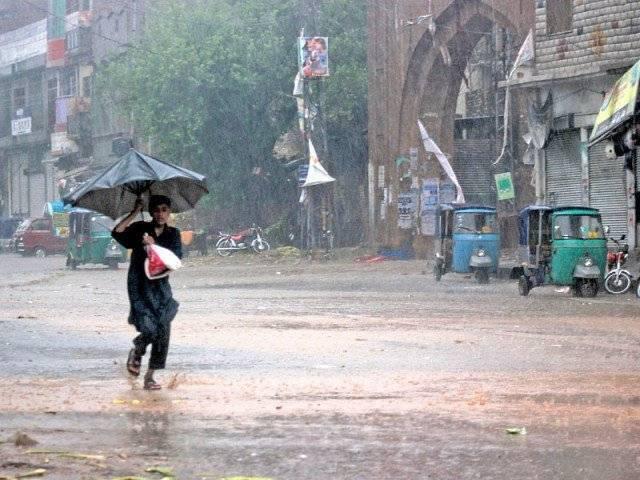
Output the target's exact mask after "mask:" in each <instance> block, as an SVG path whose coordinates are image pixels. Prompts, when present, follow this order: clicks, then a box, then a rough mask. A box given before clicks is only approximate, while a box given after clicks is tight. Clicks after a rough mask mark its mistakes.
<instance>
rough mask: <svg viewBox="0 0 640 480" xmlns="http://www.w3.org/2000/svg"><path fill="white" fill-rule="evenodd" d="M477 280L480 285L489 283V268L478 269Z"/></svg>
mask: <svg viewBox="0 0 640 480" xmlns="http://www.w3.org/2000/svg"><path fill="white" fill-rule="evenodd" d="M475 276H476V280H477V281H478V283H481V284H487V283H489V269H488V268H478V269H476V272H475Z"/></svg>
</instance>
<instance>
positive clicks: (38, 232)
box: [13, 218, 67, 257]
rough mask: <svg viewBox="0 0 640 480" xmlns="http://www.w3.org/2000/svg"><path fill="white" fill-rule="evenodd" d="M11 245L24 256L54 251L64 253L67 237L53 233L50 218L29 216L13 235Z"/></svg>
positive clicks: (42, 254) (46, 253)
mask: <svg viewBox="0 0 640 480" xmlns="http://www.w3.org/2000/svg"><path fill="white" fill-rule="evenodd" d="M13 238H14V240H13V246H14V249H15V251H16V252H17V253H21V254H22V255H24V256H27V255H35V256H36V257H45V256H47V255H52V254H55V253H65V251H66V248H67V237H62V236H59V235H56V234H55V233H54V228H53V223H52V220H51V218H29V219H27V220H25V221H24V222H23V223H22V224H20V226H19V227H18V229H17V230H16V232H15V233H14V235H13Z"/></svg>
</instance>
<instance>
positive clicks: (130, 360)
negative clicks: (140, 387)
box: [127, 348, 142, 377]
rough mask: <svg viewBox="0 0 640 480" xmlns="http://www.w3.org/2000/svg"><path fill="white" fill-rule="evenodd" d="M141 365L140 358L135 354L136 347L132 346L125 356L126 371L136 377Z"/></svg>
mask: <svg viewBox="0 0 640 480" xmlns="http://www.w3.org/2000/svg"><path fill="white" fill-rule="evenodd" d="M141 365H142V359H141V358H140V356H139V355H137V354H136V349H135V348H132V349H131V350H130V351H129V356H128V357H127V371H128V372H129V373H130V374H131V375H133V376H134V377H137V376H139V375H140V366H141Z"/></svg>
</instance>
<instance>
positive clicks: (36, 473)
mask: <svg viewBox="0 0 640 480" xmlns="http://www.w3.org/2000/svg"><path fill="white" fill-rule="evenodd" d="M45 473H47V470H46V469H44V468H36V469H35V470H31V471H30V472H27V473H21V474H20V475H16V478H31V477H41V476H43V475H44V474H45Z"/></svg>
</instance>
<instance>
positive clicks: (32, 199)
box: [29, 173, 47, 217]
mask: <svg viewBox="0 0 640 480" xmlns="http://www.w3.org/2000/svg"><path fill="white" fill-rule="evenodd" d="M46 201H47V200H46V195H45V188H44V173H34V174H31V175H29V215H30V216H32V217H41V216H42V214H43V213H44V204H45V203H46Z"/></svg>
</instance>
